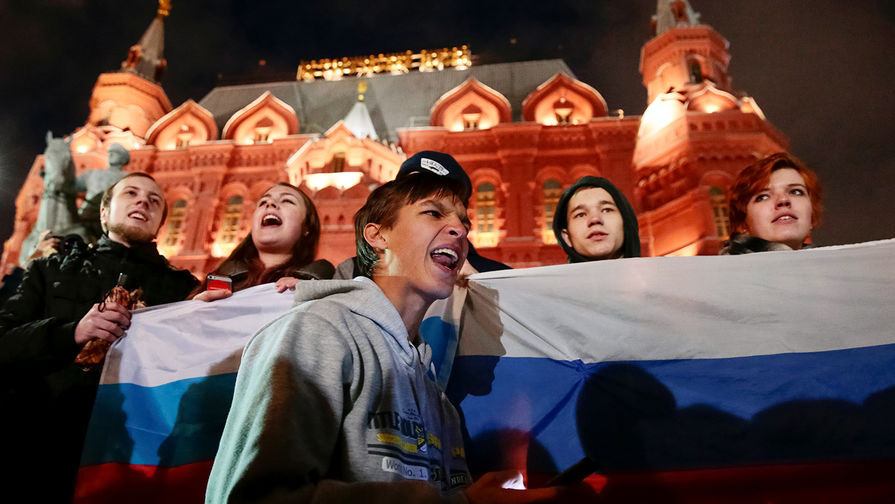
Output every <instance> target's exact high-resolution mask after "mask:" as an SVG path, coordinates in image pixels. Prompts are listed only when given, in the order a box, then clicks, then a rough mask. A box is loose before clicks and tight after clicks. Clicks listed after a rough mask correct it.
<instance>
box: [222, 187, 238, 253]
mask: <svg viewBox="0 0 895 504" xmlns="http://www.w3.org/2000/svg"><path fill="white" fill-rule="evenodd" d="M241 217H242V196H238V195H237V196H232V197H231V198H230V199H228V200H227V208H226V209H225V210H224V218H223V220H222V222H221V241H222V242H223V243H236V242H237V241H239V221H240V218H241Z"/></svg>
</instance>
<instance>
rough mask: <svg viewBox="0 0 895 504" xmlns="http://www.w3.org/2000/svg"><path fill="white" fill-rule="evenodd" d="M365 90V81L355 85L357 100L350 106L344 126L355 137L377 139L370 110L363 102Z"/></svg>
mask: <svg viewBox="0 0 895 504" xmlns="http://www.w3.org/2000/svg"><path fill="white" fill-rule="evenodd" d="M366 92H367V83H366V81H361V82H360V83H359V84H358V85H357V102H355V104H354V106H353V107H351V110H350V111H349V112H348V115H346V116H345V126H347V127H348V129H349V130H351V133H353V134H354V136H355V137H357V138H369V139H370V140H379V135H377V134H376V128H375V127H374V126H373V119H372V118H371V117H370V111H369V110H368V109H367V105H366V104H365V103H364V93H366Z"/></svg>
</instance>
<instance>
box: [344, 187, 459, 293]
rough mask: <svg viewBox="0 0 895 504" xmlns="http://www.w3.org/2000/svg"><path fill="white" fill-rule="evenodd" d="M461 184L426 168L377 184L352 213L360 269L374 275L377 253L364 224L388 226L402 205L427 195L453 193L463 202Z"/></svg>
mask: <svg viewBox="0 0 895 504" xmlns="http://www.w3.org/2000/svg"><path fill="white" fill-rule="evenodd" d="M463 191H464V188H463V184H462V183H461V182H459V181H457V180H454V179H450V178H447V177H441V176H438V175H434V174H429V173H425V172H420V173H414V174H412V175H409V176H406V177H401V178H400V179H397V180H392V181H391V182H387V183H385V184H383V185H382V186H380V187H378V188H376V190H374V191H373V192H372V193H370V196H369V197H367V202H366V203H364V206H363V207H361V209H360V210H358V211H357V213H356V214H354V238H355V240H356V242H357V264H358V267H359V268H360V273H361V274H362V275H364V276H366V277H369V278H373V268H374V267H375V266H376V262H377V261H378V260H379V256H378V255H377V254H376V251H375V250H373V247H372V246H371V245H370V244H369V243H367V240H366V238H364V228H365V227H366V226H367V224H370V223H375V224H379V225H381V226H382V227H385V228H390V227H392V226H394V225H395V222H396V221H397V220H398V212H400V211H401V208H402V207H403V206H405V205H412V204H413V203H416V202H417V201H419V200H421V199H423V198H428V197H430V196H435V197H443V196H449V197H454V198H457V199H459V200H461V202H463V201H462V200H463V194H464V193H463Z"/></svg>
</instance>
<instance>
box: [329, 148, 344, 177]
mask: <svg viewBox="0 0 895 504" xmlns="http://www.w3.org/2000/svg"><path fill="white" fill-rule="evenodd" d="M343 171H345V153H344V152H336V153H335V154H333V171H332V172H333V173H342V172H343Z"/></svg>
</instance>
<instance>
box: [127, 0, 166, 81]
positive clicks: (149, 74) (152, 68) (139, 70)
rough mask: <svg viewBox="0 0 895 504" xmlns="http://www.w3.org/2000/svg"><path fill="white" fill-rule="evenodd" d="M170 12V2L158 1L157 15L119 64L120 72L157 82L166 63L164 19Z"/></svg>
mask: <svg viewBox="0 0 895 504" xmlns="http://www.w3.org/2000/svg"><path fill="white" fill-rule="evenodd" d="M170 12H171V0H159V8H158V14H157V15H156V17H155V19H153V20H152V23H150V24H149V28H147V29H146V32H145V33H143V36H142V37H140V41H139V42H138V43H137V44H136V45H133V46H131V48H130V51H128V53H127V59H126V60H124V61H122V62H121V70H122V71H124V72H128V73H133V74H137V75H139V76H140V77H143V78H144V79H146V80H149V81H152V82H159V81H160V80H161V78H162V75H163V74H164V71H165V67H166V66H167V64H168V62H167V61H166V60H165V58H164V52H165V18H166V17H168V14H169V13H170Z"/></svg>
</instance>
